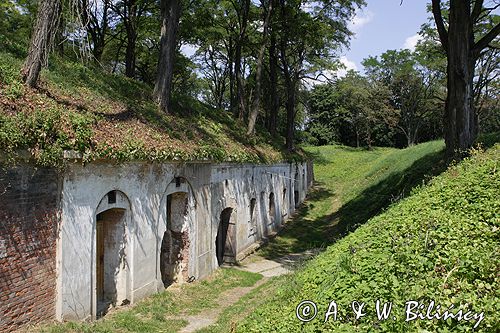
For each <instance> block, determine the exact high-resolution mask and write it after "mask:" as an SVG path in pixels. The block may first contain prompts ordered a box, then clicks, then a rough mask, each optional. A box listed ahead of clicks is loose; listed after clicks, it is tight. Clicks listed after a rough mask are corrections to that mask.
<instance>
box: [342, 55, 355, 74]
mask: <svg viewBox="0 0 500 333" xmlns="http://www.w3.org/2000/svg"><path fill="white" fill-rule="evenodd" d="M339 60H340V63H341V64H342V65H344V67H345V68H342V69H339V70H337V77H344V76H346V75H347V72H348V71H349V70H354V71H357V70H358V66H357V65H356V63H355V62H354V61H351V60H349V59H347V57H346V56H342V57H340V59H339Z"/></svg>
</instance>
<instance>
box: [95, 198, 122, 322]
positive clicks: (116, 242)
mask: <svg viewBox="0 0 500 333" xmlns="http://www.w3.org/2000/svg"><path fill="white" fill-rule="evenodd" d="M130 224H131V205H130V201H129V199H128V197H127V196H126V194H125V193H123V192H121V191H118V190H112V191H109V192H108V193H107V194H106V195H104V197H103V198H102V199H101V200H100V202H99V204H98V206H97V208H96V210H95V229H94V230H95V233H94V237H93V239H94V247H93V249H94V251H93V253H94V259H95V260H94V263H95V264H94V265H93V272H92V276H93V283H92V285H93V289H92V290H93V311H92V314H93V316H94V317H96V318H99V317H102V316H103V315H105V314H106V313H107V312H108V310H109V309H110V308H111V307H116V306H119V305H125V304H128V303H130V299H131V297H130V294H131V293H130V272H131V268H130V263H131V260H130V230H131V227H130Z"/></svg>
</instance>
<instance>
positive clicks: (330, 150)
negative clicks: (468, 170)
mask: <svg viewBox="0 0 500 333" xmlns="http://www.w3.org/2000/svg"><path fill="white" fill-rule="evenodd" d="M443 148H444V144H443V142H442V141H434V142H428V143H425V144H421V145H417V146H413V147H411V148H408V149H403V150H399V149H393V148H374V149H373V150H365V149H357V148H350V147H344V146H326V147H320V148H317V147H316V148H315V147H310V148H307V152H308V153H309V154H310V155H312V156H313V157H314V161H315V164H314V173H315V179H316V186H315V188H314V189H313V190H312V192H311V193H310V194H309V195H308V199H307V201H306V203H305V204H304V205H303V207H302V208H301V209H300V211H299V212H298V214H297V215H296V217H295V218H294V219H293V220H292V221H291V222H290V223H288V224H287V225H286V227H285V229H284V230H283V231H282V232H281V233H280V237H277V238H275V239H273V240H272V241H271V242H270V243H269V244H268V246H266V247H264V248H263V249H262V250H261V251H259V253H260V254H261V255H262V256H265V257H267V258H276V257H279V256H282V255H285V254H287V253H292V252H301V251H305V250H307V249H310V248H322V247H325V246H327V245H329V244H331V243H333V242H334V241H335V240H336V239H338V238H340V237H342V236H343V235H345V233H346V232H348V231H352V230H354V229H355V228H356V227H357V226H358V225H360V224H363V223H364V222H366V221H367V220H368V219H369V218H370V217H372V216H374V215H376V214H378V213H379V212H380V211H381V210H382V209H384V208H385V207H387V206H388V205H389V204H391V203H392V202H395V201H397V200H400V199H401V198H403V197H404V196H406V195H408V194H409V193H410V191H411V189H412V188H413V187H415V186H417V185H420V184H422V183H423V182H425V181H427V180H429V179H430V178H431V176H433V175H436V174H439V173H441V172H442V171H443V170H444V169H445V163H444V159H443V156H444V155H443Z"/></svg>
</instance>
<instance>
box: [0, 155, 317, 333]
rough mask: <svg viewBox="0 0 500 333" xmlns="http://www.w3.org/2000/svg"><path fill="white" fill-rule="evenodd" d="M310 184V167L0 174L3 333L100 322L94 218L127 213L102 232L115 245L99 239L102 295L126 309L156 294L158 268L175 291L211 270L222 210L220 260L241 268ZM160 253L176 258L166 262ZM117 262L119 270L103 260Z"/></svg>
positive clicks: (114, 167) (103, 168) (173, 166)
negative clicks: (43, 324)
mask: <svg viewBox="0 0 500 333" xmlns="http://www.w3.org/2000/svg"><path fill="white" fill-rule="evenodd" d="M297 175H299V176H297ZM304 175H305V176H304ZM309 175H312V165H308V164H307V163H304V164H300V163H299V164H277V165H241V164H211V163H189V164H181V163H164V164H151V163H144V162H130V163H123V164H112V163H109V162H94V163H91V164H88V165H86V166H83V165H80V164H72V165H70V166H69V167H68V169H67V170H65V172H64V174H58V173H57V172H56V171H54V170H52V169H44V168H37V167H35V166H30V165H28V164H22V165H21V166H17V167H8V168H7V167H5V168H3V169H0V221H1V223H0V331H2V332H3V331H10V330H13V329H15V328H18V327H19V326H21V325H23V324H26V323H36V322H39V321H41V320H46V319H52V318H54V317H55V318H56V319H60V320H63V319H68V320H69V319H76V320H81V319H88V318H95V317H96V316H97V315H98V309H97V305H98V304H97V303H98V302H97V293H96V288H97V276H96V275H97V273H96V271H97V268H96V267H97V264H96V262H97V260H98V258H97V249H96V246H97V239H96V236H97V215H98V214H101V213H105V214H104V216H105V215H106V212H107V213H109V212H111V211H110V210H111V209H114V210H115V211H120V212H123V214H121V213H120V214H121V215H120V216H121V217H120V219H119V221H118V220H117V221H118V222H116V223H121V225H118V226H116V227H114V228H110V229H109V230H108V231H107V232H113V231H110V230H117V231H116V234H115V235H106V236H105V237H106V239H108V241H107V243H110V241H109V240H110V239H111V240H113V242H114V243H116V244H118V245H119V246H118V245H117V246H116V247H113V248H112V249H111V250H110V247H109V246H108V247H105V248H107V250H106V251H110V252H108V253H107V254H106V256H104V257H105V261H106V262H107V263H108V266H112V267H113V269H114V271H107V272H105V274H107V275H106V281H107V282H106V283H105V285H112V286H113V288H115V289H114V290H111V291H108V292H112V293H114V294H116V295H115V296H114V297H115V298H116V303H117V305H119V304H120V302H121V301H122V300H123V298H126V300H127V301H129V302H132V303H133V302H135V301H137V300H139V299H141V298H143V297H145V296H148V295H150V294H153V293H156V292H159V291H161V290H163V289H164V287H165V286H164V282H165V281H164V280H165V279H163V280H162V270H161V268H163V271H164V273H165V271H167V272H169V274H171V275H172V276H171V280H172V281H173V282H180V283H182V282H186V281H187V280H193V279H201V278H204V277H205V276H207V275H208V274H210V273H212V272H213V271H214V270H215V269H217V268H218V261H217V254H216V249H217V246H216V239H217V233H218V231H219V222H220V220H221V213H222V211H224V210H225V209H227V208H230V209H227V210H226V212H230V217H229V219H228V221H229V226H228V228H227V230H228V234H227V239H228V241H227V242H226V243H225V247H226V248H230V249H231V253H229V252H225V253H224V259H228V260H229V259H230V258H231V257H232V258H233V259H234V260H239V259H241V258H242V257H244V256H245V255H246V254H247V253H248V252H249V251H251V250H252V249H254V248H255V246H256V244H258V243H259V242H260V241H262V240H263V239H265V238H266V237H267V236H268V235H270V234H272V233H274V232H275V231H277V230H279V228H280V227H281V225H282V224H283V222H284V221H285V220H286V219H287V218H289V217H290V215H291V214H292V212H293V211H294V210H295V198H294V196H295V192H297V193H298V194H297V195H298V201H299V202H301V201H302V200H303V199H304V198H305V195H306V192H307V190H308V188H309V186H310V185H311V183H312V176H309ZM271 193H272V195H271ZM171 194H175V195H172V196H170V195H171ZM169 196H170V198H171V199H170V200H169V199H168V198H169ZM270 197H274V200H273V202H270ZM168 207H170V210H169V208H168ZM102 216H103V215H100V218H102ZM166 231H167V232H166ZM165 235H169V236H168V237H167V238H165V237H164V236H165ZM164 238H165V239H164ZM162 242H163V248H166V246H170V247H172V249H173V250H171V251H170V252H169V253H167V255H165V254H164V255H163V256H162V255H161V254H162ZM110 244H111V243H110ZM108 245H109V244H108ZM219 248H220V246H219ZM113 251H114V252H116V251H119V252H120V258H116V259H117V260H113V258H110V257H109V255H110V253H112V252H113ZM166 258H168V259H166ZM167 261H168V262H167ZM165 262H167V265H165ZM118 267H119V269H118ZM165 267H166V268H165ZM113 274H114V276H113ZM113 288H112V289H113Z"/></svg>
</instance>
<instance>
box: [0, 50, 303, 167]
mask: <svg viewBox="0 0 500 333" xmlns="http://www.w3.org/2000/svg"><path fill="white" fill-rule="evenodd" d="M50 64H51V65H50V67H49V68H48V70H44V71H43V73H42V84H41V88H40V89H38V90H29V89H26V88H25V87H24V85H22V83H21V80H20V68H21V65H22V62H21V60H20V59H18V58H16V57H14V56H12V55H11V54H8V53H0V150H3V151H4V152H6V153H7V155H8V158H14V157H16V156H17V155H18V153H19V152H20V151H22V150H29V151H30V153H31V156H32V157H34V159H35V161H36V162H37V163H39V164H43V165H45V166H48V165H52V166H58V167H62V166H63V165H64V163H65V162H64V160H63V151H65V150H73V151H77V152H79V153H81V156H82V157H83V162H90V161H92V160H95V159H100V158H105V159H112V160H117V161H130V160H149V161H160V162H165V161H193V160H203V161H218V162H222V161H225V162H235V163H247V162H251V163H274V162H279V161H283V160H284V159H287V158H290V159H291V160H293V159H295V158H299V159H303V157H301V156H300V155H297V156H296V154H292V155H290V156H289V155H285V154H283V153H280V149H281V144H282V143H281V142H278V141H276V140H273V139H271V138H270V137H269V136H262V135H257V136H255V137H253V138H249V137H247V136H245V130H244V129H243V126H242V124H240V123H238V122H236V121H234V119H233V118H231V117H230V116H229V114H227V113H225V112H221V111H220V110H214V109H213V108H210V107H208V106H206V105H204V104H203V103H200V102H199V101H197V100H195V99H193V98H182V99H180V98H179V99H176V100H175V101H174V103H175V104H177V107H178V109H179V110H182V112H181V113H182V114H181V115H179V114H174V115H167V114H164V113H162V112H160V111H159V110H158V108H157V107H156V105H155V104H154V103H153V101H152V99H151V88H150V87H149V86H147V85H145V84H144V83H140V82H138V81H135V80H132V79H128V78H124V77H122V76H120V75H110V74H106V73H104V72H103V71H102V70H101V69H99V68H95V67H92V66H86V65H84V64H82V63H80V62H70V61H63V60H61V59H60V58H58V57H56V56H54V57H53V58H52V59H51V62H50ZM103 128H106V129H107V130H103ZM41 129H43V132H42V131H41Z"/></svg>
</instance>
